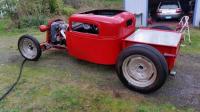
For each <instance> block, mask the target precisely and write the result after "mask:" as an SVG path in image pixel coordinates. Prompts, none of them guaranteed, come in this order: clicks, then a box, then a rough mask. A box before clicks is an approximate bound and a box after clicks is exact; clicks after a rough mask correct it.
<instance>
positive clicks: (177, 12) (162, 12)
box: [157, 1, 183, 19]
mask: <svg viewBox="0 0 200 112" xmlns="http://www.w3.org/2000/svg"><path fill="white" fill-rule="evenodd" d="M182 15H183V10H182V7H181V4H180V2H179V1H162V2H160V4H159V6H158V9H157V19H180V18H181V17H182Z"/></svg>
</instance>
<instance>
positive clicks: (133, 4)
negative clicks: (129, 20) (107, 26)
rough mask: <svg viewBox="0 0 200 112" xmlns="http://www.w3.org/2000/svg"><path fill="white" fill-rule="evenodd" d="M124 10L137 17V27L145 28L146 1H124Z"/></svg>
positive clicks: (146, 15)
mask: <svg viewBox="0 0 200 112" xmlns="http://www.w3.org/2000/svg"><path fill="white" fill-rule="evenodd" d="M124 8H125V10H127V11H129V12H132V13H134V14H136V15H137V17H136V19H137V21H136V24H137V27H139V26H147V18H148V0H124Z"/></svg>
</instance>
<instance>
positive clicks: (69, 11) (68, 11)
mask: <svg viewBox="0 0 200 112" xmlns="http://www.w3.org/2000/svg"><path fill="white" fill-rule="evenodd" d="M75 11H76V9H74V8H73V7H70V6H67V7H64V8H63V11H62V14H63V15H66V16H71V15H72V14H73V13H74V12H75Z"/></svg>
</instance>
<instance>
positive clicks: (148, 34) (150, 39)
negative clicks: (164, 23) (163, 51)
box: [125, 29, 182, 47]
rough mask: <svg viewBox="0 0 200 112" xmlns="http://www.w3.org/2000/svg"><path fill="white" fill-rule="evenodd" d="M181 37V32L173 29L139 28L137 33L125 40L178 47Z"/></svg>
mask: <svg viewBox="0 0 200 112" xmlns="http://www.w3.org/2000/svg"><path fill="white" fill-rule="evenodd" d="M181 37H182V34H181V33H176V32H171V31H164V30H156V29H138V30H137V31H136V32H135V33H133V34H132V35H130V36H129V37H127V38H126V39H125V40H126V41H133V42H138V43H146V44H153V45H161V46H171V47H177V46H178V45H179V43H180V41H181Z"/></svg>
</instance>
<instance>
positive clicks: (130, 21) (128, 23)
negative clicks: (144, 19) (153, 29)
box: [126, 19, 133, 27]
mask: <svg viewBox="0 0 200 112" xmlns="http://www.w3.org/2000/svg"><path fill="white" fill-rule="evenodd" d="M132 24H133V20H132V19H129V20H128V21H126V26H127V27H129V26H131V25H132Z"/></svg>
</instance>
